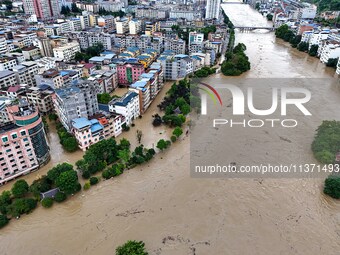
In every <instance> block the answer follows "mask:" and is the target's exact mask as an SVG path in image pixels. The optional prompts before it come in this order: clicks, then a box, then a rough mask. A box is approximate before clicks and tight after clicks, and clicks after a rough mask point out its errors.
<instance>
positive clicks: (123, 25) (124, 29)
mask: <svg viewBox="0 0 340 255" xmlns="http://www.w3.org/2000/svg"><path fill="white" fill-rule="evenodd" d="M129 21H130V20H129V19H128V18H125V17H124V18H119V19H118V18H117V19H116V31H117V34H126V33H128V32H129Z"/></svg>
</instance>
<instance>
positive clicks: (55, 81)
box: [35, 69, 64, 89]
mask: <svg viewBox="0 0 340 255" xmlns="http://www.w3.org/2000/svg"><path fill="white" fill-rule="evenodd" d="M35 79H36V81H37V85H38V86H40V85H48V86H50V87H51V88H53V89H58V88H61V87H63V86H64V79H63V77H62V76H61V74H60V72H59V71H58V69H49V70H47V71H45V72H43V73H42V74H37V75H35Z"/></svg>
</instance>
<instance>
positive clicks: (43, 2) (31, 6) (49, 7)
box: [23, 0, 60, 20]
mask: <svg viewBox="0 0 340 255" xmlns="http://www.w3.org/2000/svg"><path fill="white" fill-rule="evenodd" d="M23 7H24V10H25V13H26V14H35V15H36V16H37V18H38V19H41V20H50V19H53V18H55V17H58V16H59V15H60V10H59V3H58V1H57V0H23Z"/></svg>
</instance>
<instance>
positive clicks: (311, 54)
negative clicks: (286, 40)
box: [308, 44, 319, 57]
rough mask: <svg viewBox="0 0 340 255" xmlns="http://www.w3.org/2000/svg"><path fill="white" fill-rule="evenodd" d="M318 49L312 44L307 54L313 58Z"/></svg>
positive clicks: (317, 46)
mask: <svg viewBox="0 0 340 255" xmlns="http://www.w3.org/2000/svg"><path fill="white" fill-rule="evenodd" d="M318 49H319V45H317V44H313V45H312V46H311V47H310V49H309V52H308V54H309V55H310V56H312V57H315V56H316V55H317V54H318Z"/></svg>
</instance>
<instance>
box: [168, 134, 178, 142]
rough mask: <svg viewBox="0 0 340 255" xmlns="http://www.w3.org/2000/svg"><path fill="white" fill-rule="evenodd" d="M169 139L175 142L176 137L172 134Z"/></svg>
mask: <svg viewBox="0 0 340 255" xmlns="http://www.w3.org/2000/svg"><path fill="white" fill-rule="evenodd" d="M170 140H171V142H173V143H174V142H176V140H177V137H176V136H175V135H172V136H171V137H170Z"/></svg>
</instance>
